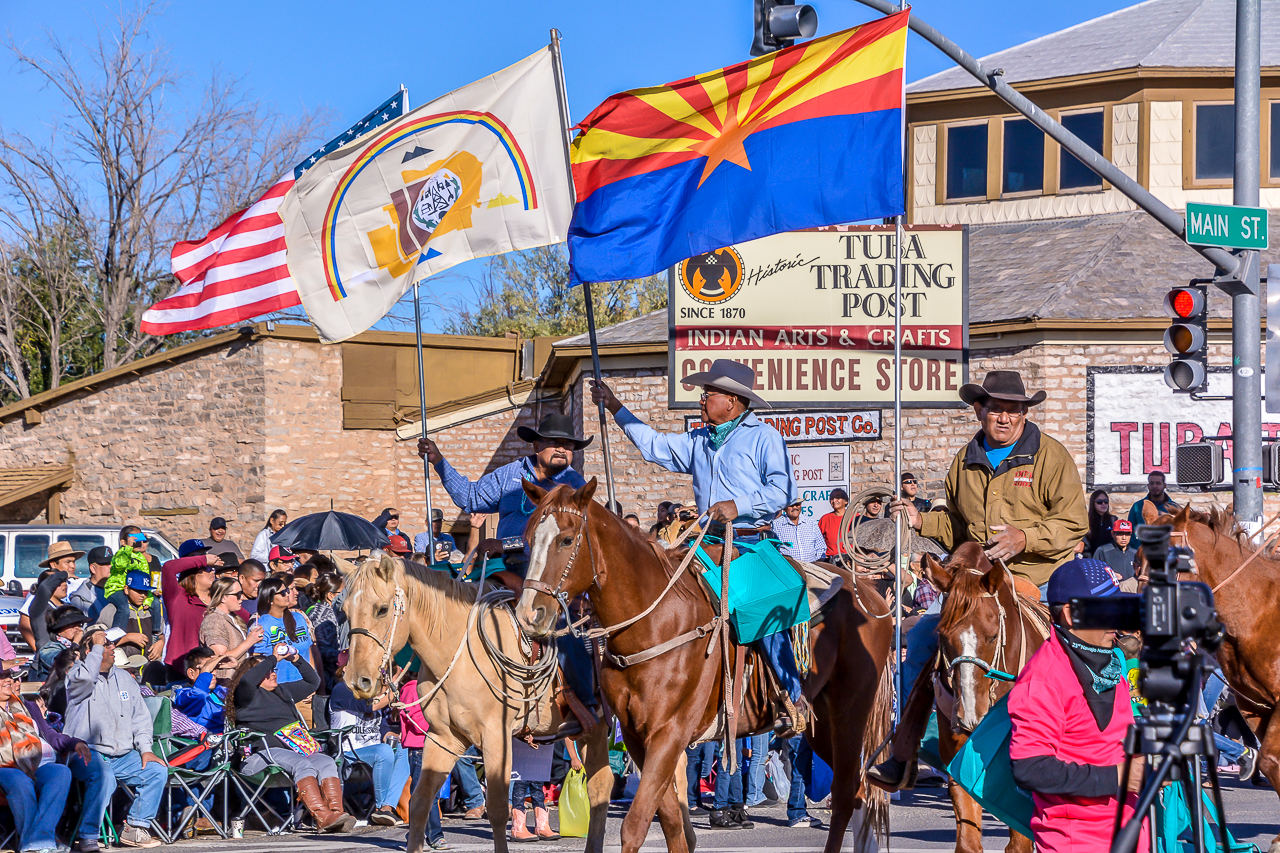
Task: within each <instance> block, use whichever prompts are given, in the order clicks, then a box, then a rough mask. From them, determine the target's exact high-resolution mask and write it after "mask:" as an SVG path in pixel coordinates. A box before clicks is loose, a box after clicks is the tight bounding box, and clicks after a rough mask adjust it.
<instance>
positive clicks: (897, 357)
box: [893, 216, 910, 726]
mask: <svg viewBox="0 0 1280 853" xmlns="http://www.w3.org/2000/svg"><path fill="white" fill-rule="evenodd" d="M893 224H894V232H895V236H894V240H893V298H894V304H895V306H896V310H895V311H894V317H893V361H894V364H895V365H897V366H896V367H895V369H894V378H893V484H894V486H896V487H897V489H898V494H897V495H896V496H895V497H901V496H902V217H901V216H895V217H894V218H893ZM902 527H903V524H902V513H898V515H897V524H896V528H895V532H896V538H895V539H894V547H893V551H894V557H895V558H896V560H897V563H898V565H896V566H894V572H893V648H894V651H895V653H896V654H895V657H894V659H893V665H894V676H893V682H894V690H895V691H896V695H897V697H898V704H897V708H896V710H895V712H894V725H895V726H896V725H897V723H898V722H900V721H901V719H902V706H903V704H904V703H905V702H906V696H904V695H903V694H902V688H903V687H904V685H903V683H902V572H903V562H904V558H905V560H908V561H909V560H910V555H909V554H904V553H903V542H902V539H903V536H902V533H903V531H902ZM906 686H907V687H908V689H910V686H909V685H906Z"/></svg>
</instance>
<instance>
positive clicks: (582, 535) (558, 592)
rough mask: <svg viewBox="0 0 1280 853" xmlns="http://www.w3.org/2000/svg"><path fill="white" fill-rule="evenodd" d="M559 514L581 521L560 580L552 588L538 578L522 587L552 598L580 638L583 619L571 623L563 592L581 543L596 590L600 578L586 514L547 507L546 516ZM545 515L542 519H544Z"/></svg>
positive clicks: (566, 596) (571, 628)
mask: <svg viewBox="0 0 1280 853" xmlns="http://www.w3.org/2000/svg"><path fill="white" fill-rule="evenodd" d="M559 513H565V514H567V515H573V516H577V517H578V518H580V519H582V525H581V527H580V528H579V529H578V533H577V535H576V536H574V537H573V553H572V554H570V555H569V560H568V562H566V563H565V564H564V571H562V572H560V579H559V580H557V581H556V585H555V586H554V587H553V586H551V585H550V584H548V583H546V582H545V581H543V580H541V579H538V578H532V579H531V578H526V579H525V581H524V584H523V585H524V587H525V588H527V589H532V590H533V591H534V592H540V593H542V594H543V595H547V596H550V597H551V598H553V599H554V600H555V601H556V602H557V603H558V604H559V605H560V610H561V611H562V612H563V613H564V618H565V622H566V623H568V625H569V630H570V631H572V632H573V635H574V636H575V637H581V636H582V635H583V632H581V631H580V630H579V625H580V624H581V623H582V622H584V621H585V619H584V620H580V621H579V622H578V623H575V622H574V621H573V614H572V613H570V612H569V594H568V593H567V592H565V590H564V585H565V582H566V581H567V580H568V579H569V573H570V572H572V571H573V564H574V562H576V561H577V559H578V551H580V550H581V549H582V543H583V542H584V541H585V542H586V543H587V551H588V559H590V560H591V583H592V585H593V586H595V587H596V588H597V589H599V587H600V578H599V575H598V574H597V572H596V561H595V556H594V555H593V554H591V553H590V552H591V538H590V537H589V536H587V528H588V524H587V516H586V513H584V512H579V511H578V510H576V509H574V508H573V507H569V506H556V507H549V508H548V509H547V512H546V515H556V514H559ZM546 515H544V516H543V517H544V518H545V517H546Z"/></svg>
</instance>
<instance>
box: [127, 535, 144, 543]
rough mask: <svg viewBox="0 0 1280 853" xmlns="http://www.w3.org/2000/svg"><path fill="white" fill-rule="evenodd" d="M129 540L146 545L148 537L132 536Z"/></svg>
mask: <svg viewBox="0 0 1280 853" xmlns="http://www.w3.org/2000/svg"><path fill="white" fill-rule="evenodd" d="M129 541H130V542H132V543H133V544H134V545H146V544H147V537H145V536H130V537H129Z"/></svg>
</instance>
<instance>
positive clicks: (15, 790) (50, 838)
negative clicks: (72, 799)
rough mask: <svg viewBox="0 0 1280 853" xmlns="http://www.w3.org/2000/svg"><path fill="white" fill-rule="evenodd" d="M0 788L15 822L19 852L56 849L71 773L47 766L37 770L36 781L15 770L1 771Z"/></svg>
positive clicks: (63, 768) (5, 769) (57, 767)
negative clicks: (59, 823)
mask: <svg viewBox="0 0 1280 853" xmlns="http://www.w3.org/2000/svg"><path fill="white" fill-rule="evenodd" d="M0 789H2V790H3V791H4V795H5V798H6V799H8V801H9V808H10V809H11V810H12V811H13V820H14V823H15V824H17V827H18V838H19V839H21V844H20V845H19V848H18V849H20V850H38V849H41V848H44V849H53V848H55V847H57V846H58V842H57V839H56V838H55V837H54V834H55V831H56V830H57V828H58V819H59V818H60V817H62V809H63V807H65V806H66V804H67V794H68V793H69V792H70V791H71V771H70V770H68V769H67V768H65V767H63V766H62V765H61V764H45V765H42V766H41V767H39V768H38V769H37V770H36V778H35V781H34V782H33V781H32V779H31V777H30V776H28V775H27V774H26V773H24V772H22V771H21V770H19V769H18V768H16V767H4V768H0Z"/></svg>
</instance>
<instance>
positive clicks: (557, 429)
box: [516, 412, 595, 450]
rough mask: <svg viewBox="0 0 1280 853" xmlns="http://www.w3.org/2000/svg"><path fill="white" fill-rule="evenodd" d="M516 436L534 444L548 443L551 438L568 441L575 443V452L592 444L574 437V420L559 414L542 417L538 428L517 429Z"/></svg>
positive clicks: (523, 427)
mask: <svg viewBox="0 0 1280 853" xmlns="http://www.w3.org/2000/svg"><path fill="white" fill-rule="evenodd" d="M516 435H518V436H520V437H521V438H522V439H524V440H525V441H527V442H529V443H530V444H532V443H533V442H535V441H546V440H548V439H551V438H561V439H567V440H569V441H571V442H573V449H574V450H581V449H582V448H584V447H586V446H587V445H588V444H590V443H591V439H592V438H595V436H591V437H589V438H578V436H576V435H574V429H573V418H571V417H569V416H568V415H562V414H560V413H559V412H547V413H546V414H545V415H543V416H542V420H540V421H538V428H537V429H533V428H531V427H527V426H522V427H517V428H516Z"/></svg>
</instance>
